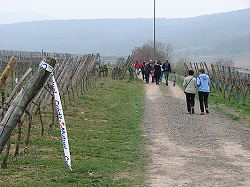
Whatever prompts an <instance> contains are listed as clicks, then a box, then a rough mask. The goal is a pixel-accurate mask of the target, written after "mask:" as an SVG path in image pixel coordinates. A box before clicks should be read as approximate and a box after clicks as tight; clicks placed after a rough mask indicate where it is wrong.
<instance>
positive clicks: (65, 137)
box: [39, 61, 72, 171]
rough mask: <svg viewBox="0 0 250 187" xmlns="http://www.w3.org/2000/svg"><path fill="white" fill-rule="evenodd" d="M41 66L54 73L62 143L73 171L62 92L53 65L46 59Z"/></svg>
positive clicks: (53, 86) (65, 155)
mask: <svg viewBox="0 0 250 187" xmlns="http://www.w3.org/2000/svg"><path fill="white" fill-rule="evenodd" d="M39 66H40V67H41V68H43V69H45V70H46V71H48V72H50V73H51V75H52V90H53V93H54V97H55V103H56V111H57V118H58V121H59V124H60V129H61V135H62V144H63V149H64V157H65V160H66V163H67V165H68V167H69V169H70V170H71V171H72V168H71V158H70V152H69V141H68V134H67V128H66V124H65V120H64V115H63V109H62V102H61V98H60V93H59V90H58V86H57V83H56V80H55V77H54V75H53V73H52V71H53V67H52V66H50V65H49V64H47V63H46V62H44V61H42V62H41V63H40V64H39Z"/></svg>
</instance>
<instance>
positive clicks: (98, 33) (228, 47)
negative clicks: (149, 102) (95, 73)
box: [0, 8, 250, 59]
mask: <svg viewBox="0 0 250 187" xmlns="http://www.w3.org/2000/svg"><path fill="white" fill-rule="evenodd" d="M249 20H250V8H249V9H244V10H238V11H232V12H227V13H219V14H213V15H207V16H199V17H193V18H180V19H163V18H162V19H160V18H159V19H157V22H156V39H157V41H161V42H168V43H171V44H172V45H173V46H174V49H175V55H176V56H177V57H197V58H198V57H202V58H204V57H207V58H210V57H219V56H222V57H229V58H233V59H246V58H247V59H250V22H249ZM152 38H153V19H89V20H54V21H35V22H26V23H15V24H2V25H0V49H13V50H29V51H41V50H42V49H44V50H46V51H49V52H54V51H56V52H69V53H95V52H100V53H101V54H102V55H103V56H127V55H128V54H130V53H131V50H132V49H133V48H134V47H136V46H141V45H142V44H144V43H146V42H148V41H151V40H152Z"/></svg>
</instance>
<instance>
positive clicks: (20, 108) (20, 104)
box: [0, 58, 56, 153]
mask: <svg viewBox="0 0 250 187" xmlns="http://www.w3.org/2000/svg"><path fill="white" fill-rule="evenodd" d="M46 61H47V63H49V64H50V65H51V66H52V67H54V66H55V63H56V60H55V59H51V58H47V60H46ZM49 76H50V72H48V71H46V70H44V69H43V68H40V67H39V68H38V70H37V72H36V73H35V74H34V76H33V78H32V80H31V81H30V83H29V84H28V85H26V86H25V87H24V88H23V89H22V90H21V91H20V92H19V93H18V95H17V96H16V98H15V99H14V101H13V102H12V103H11V106H10V107H9V109H8V111H7V113H6V114H5V116H4V119H3V120H2V122H1V123H0V153H1V152H2V150H3V148H4V146H5V145H6V142H7V140H8V139H9V137H10V136H11V133H12V131H13V129H14V128H15V127H16V125H17V123H18V121H19V120H20V119H21V117H22V115H23V113H24V111H25V110H26V108H27V106H28V105H29V104H30V102H31V101H32V99H33V98H34V97H35V96H36V94H37V93H38V92H39V91H40V90H41V88H42V87H43V85H44V84H45V82H46V81H47V79H48V78H49Z"/></svg>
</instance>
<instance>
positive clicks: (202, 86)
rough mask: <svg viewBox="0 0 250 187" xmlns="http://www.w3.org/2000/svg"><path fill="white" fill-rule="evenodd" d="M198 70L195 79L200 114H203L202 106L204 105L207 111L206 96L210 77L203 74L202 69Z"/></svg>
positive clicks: (207, 111)
mask: <svg viewBox="0 0 250 187" xmlns="http://www.w3.org/2000/svg"><path fill="white" fill-rule="evenodd" d="M198 72H199V75H198V77H197V78H196V81H197V87H198V94H199V101H200V109H201V115H204V107H205V111H206V113H209V110H208V96H209V92H210V78H209V76H208V75H207V74H205V70H204V69H199V71H198Z"/></svg>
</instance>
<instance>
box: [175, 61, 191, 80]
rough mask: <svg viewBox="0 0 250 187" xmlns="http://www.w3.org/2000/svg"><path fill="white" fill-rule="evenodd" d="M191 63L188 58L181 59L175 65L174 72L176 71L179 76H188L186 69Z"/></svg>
mask: <svg viewBox="0 0 250 187" xmlns="http://www.w3.org/2000/svg"><path fill="white" fill-rule="evenodd" d="M189 62H190V59H188V58H181V59H179V60H178V61H177V62H176V63H175V64H174V70H175V71H176V73H177V74H179V75H183V76H184V75H186V73H187V72H186V71H187V70H186V68H185V63H186V64H188V63H189Z"/></svg>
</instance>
